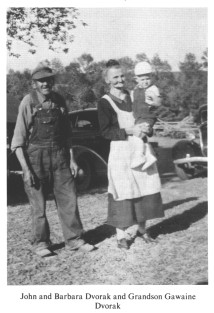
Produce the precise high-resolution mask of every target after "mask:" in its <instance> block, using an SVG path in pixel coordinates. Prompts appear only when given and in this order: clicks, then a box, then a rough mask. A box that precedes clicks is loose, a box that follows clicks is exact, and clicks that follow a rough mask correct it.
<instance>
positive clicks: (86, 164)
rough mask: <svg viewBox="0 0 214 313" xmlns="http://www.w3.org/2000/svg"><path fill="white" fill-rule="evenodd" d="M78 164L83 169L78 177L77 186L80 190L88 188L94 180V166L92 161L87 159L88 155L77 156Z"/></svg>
mask: <svg viewBox="0 0 214 313" xmlns="http://www.w3.org/2000/svg"><path fill="white" fill-rule="evenodd" d="M77 164H78V166H79V168H80V169H81V170H82V171H83V173H82V175H78V176H77V179H76V186H77V190H78V191H84V190H87V189H88V188H89V187H90V185H91V181H92V168H91V163H90V161H89V160H88V159H87V156H85V157H84V156H80V157H78V158H77Z"/></svg>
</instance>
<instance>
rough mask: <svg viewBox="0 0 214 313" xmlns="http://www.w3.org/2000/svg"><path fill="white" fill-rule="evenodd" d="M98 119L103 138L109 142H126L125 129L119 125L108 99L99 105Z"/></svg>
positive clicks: (101, 101) (102, 100)
mask: <svg viewBox="0 0 214 313" xmlns="http://www.w3.org/2000/svg"><path fill="white" fill-rule="evenodd" d="M98 119H99V124H100V129H101V133H102V136H103V137H104V138H106V139H109V140H125V139H126V138H127V135H126V132H125V129H121V128H120V127H119V124H118V120H117V115H116V113H115V112H114V110H113V109H112V108H111V106H110V104H109V103H108V101H107V100H106V99H101V100H100V101H99V103H98Z"/></svg>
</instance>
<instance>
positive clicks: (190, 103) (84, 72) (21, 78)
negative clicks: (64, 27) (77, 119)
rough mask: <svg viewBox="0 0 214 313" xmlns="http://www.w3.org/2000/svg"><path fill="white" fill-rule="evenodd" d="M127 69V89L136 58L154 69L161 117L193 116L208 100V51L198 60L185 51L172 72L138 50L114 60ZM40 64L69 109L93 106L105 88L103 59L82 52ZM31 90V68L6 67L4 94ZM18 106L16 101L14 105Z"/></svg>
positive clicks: (21, 94) (20, 95) (19, 95)
mask: <svg viewBox="0 0 214 313" xmlns="http://www.w3.org/2000/svg"><path fill="white" fill-rule="evenodd" d="M117 60H118V61H119V62H120V64H121V65H122V66H123V67H124V68H125V71H126V89H128V90H131V89H133V88H134V86H135V79H134V66H135V64H136V63H137V62H139V61H145V60H147V61H149V62H150V63H151V65H152V66H153V68H154V80H155V84H156V85H157V86H158V87H159V89H160V92H161V96H162V105H161V107H159V108H158V109H157V114H158V116H159V117H160V118H161V119H164V120H171V121H176V120H181V119H183V118H184V117H186V116H188V115H192V116H193V117H194V116H195V115H196V112H197V110H198V108H199V107H200V106H201V105H203V104H206V103H207V76H208V75H207V74H208V50H207V49H206V50H205V51H204V52H203V54H202V56H201V60H200V61H197V59H196V57H195V55H194V54H193V53H188V54H186V56H185V58H184V60H183V61H182V62H180V63H179V71H177V72H173V71H172V68H171V66H170V64H169V63H168V61H166V60H161V58H160V57H159V55H158V54H156V55H154V56H153V58H151V59H149V58H148V57H147V55H146V54H145V53H139V54H137V55H136V57H135V59H134V60H133V59H131V58H130V57H122V58H119V59H117ZM41 63H42V64H45V65H48V66H50V67H51V68H52V69H53V70H54V71H55V72H56V74H57V75H56V82H55V89H56V90H57V91H58V92H59V93H61V94H62V95H63V96H64V98H65V100H66V104H67V107H68V110H69V111H72V110H76V109H85V108H88V107H96V105H97V101H99V99H100V98H101V97H102V96H103V95H104V94H105V93H106V92H107V91H108V86H107V85H106V84H105V82H104V79H103V76H102V72H103V69H104V68H105V64H106V60H103V61H99V62H96V61H94V59H93V56H91V55H90V54H87V53H84V54H82V55H81V56H80V57H79V58H77V59H76V60H74V61H72V62H71V63H70V64H69V65H68V66H63V64H62V62H61V61H60V59H58V58H55V59H53V60H51V61H49V60H44V61H43V62H41ZM30 90H31V71H30V70H29V69H25V70H24V71H23V72H20V71H14V70H12V69H11V70H9V72H8V74H7V93H8V94H9V95H11V96H13V97H15V98H16V99H17V100H18V102H19V101H20V100H21V99H22V98H23V97H24V95H25V94H27V93H28V92H29V91H30ZM17 105H18V104H17Z"/></svg>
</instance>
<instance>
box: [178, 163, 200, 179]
mask: <svg viewBox="0 0 214 313" xmlns="http://www.w3.org/2000/svg"><path fill="white" fill-rule="evenodd" d="M175 172H176V174H177V175H178V177H179V178H180V179H182V180H188V179H190V178H192V177H193V176H194V173H195V171H194V168H191V169H188V168H185V164H183V165H182V166H180V165H177V164H175Z"/></svg>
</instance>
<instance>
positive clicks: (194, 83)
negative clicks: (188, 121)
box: [176, 53, 207, 117]
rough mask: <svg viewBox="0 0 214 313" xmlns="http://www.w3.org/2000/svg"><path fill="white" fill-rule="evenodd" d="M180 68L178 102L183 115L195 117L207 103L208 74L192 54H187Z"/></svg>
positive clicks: (177, 91)
mask: <svg viewBox="0 0 214 313" xmlns="http://www.w3.org/2000/svg"><path fill="white" fill-rule="evenodd" d="M179 68H180V71H181V73H180V75H179V77H178V85H177V88H176V102H177V104H178V105H179V106H180V108H181V109H182V112H183V114H184V113H185V114H186V115H187V114H188V113H190V112H191V113H192V114H193V115H195V113H196V112H197V110H198V108H199V106H201V105H202V104H205V103H207V72H206V71H203V70H202V64H200V63H199V62H197V60H196V57H195V55H194V54H192V53H188V54H186V56H185V59H184V61H183V62H180V66H179ZM183 117H184V116H183Z"/></svg>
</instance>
